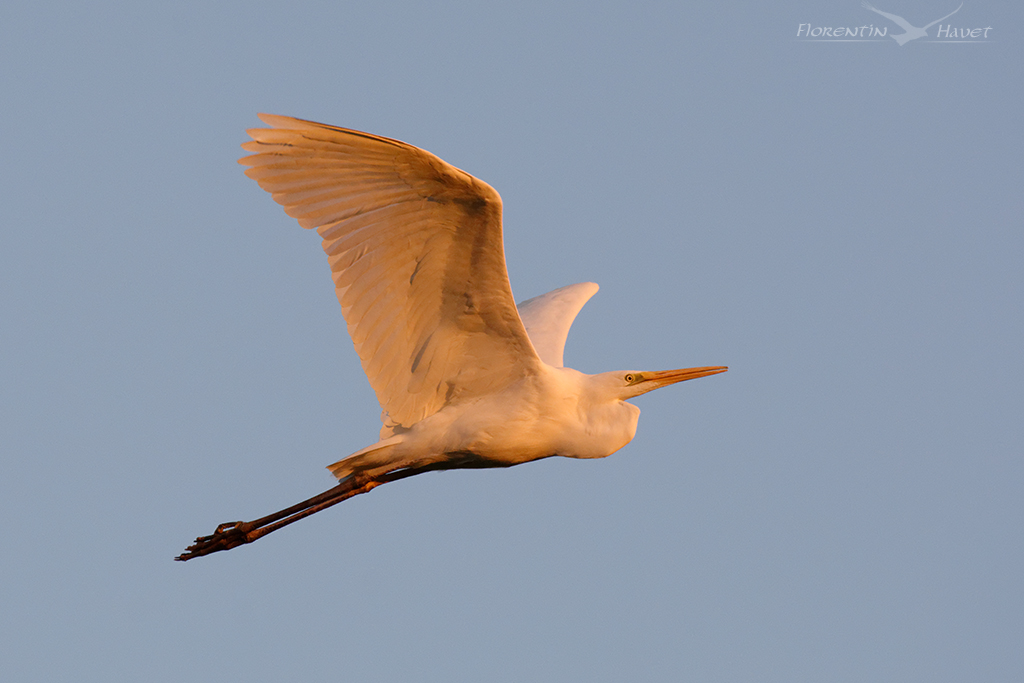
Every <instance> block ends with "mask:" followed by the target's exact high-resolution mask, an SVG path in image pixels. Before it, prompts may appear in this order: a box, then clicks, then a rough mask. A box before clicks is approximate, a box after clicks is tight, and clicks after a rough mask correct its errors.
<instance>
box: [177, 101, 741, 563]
mask: <svg viewBox="0 0 1024 683" xmlns="http://www.w3.org/2000/svg"><path fill="white" fill-rule="evenodd" d="M260 118H261V119H262V120H263V121H264V122H265V123H267V124H269V125H270V126H272V128H255V129H252V130H249V131H247V132H248V134H249V136H250V137H251V138H252V141H250V142H246V143H244V144H243V145H242V147H243V148H244V149H245V150H247V151H249V152H252V153H253V154H252V155H251V156H246V157H244V158H242V159H240V160H239V163H241V164H244V165H246V166H248V167H249V168H248V170H246V172H245V173H246V175H248V176H249V177H250V178H252V179H254V180H255V181H256V182H258V183H259V185H260V187H262V188H263V189H264V190H267V191H268V192H270V193H271V194H272V196H273V198H274V200H275V201H276V202H278V203H279V204H281V205H282V206H283V207H284V209H285V212H287V213H288V215H290V216H293V217H294V218H297V219H298V221H299V225H301V226H302V227H304V228H317V230H318V232H319V233H320V236H321V237H322V238H323V247H324V251H325V252H327V258H328V261H329V263H330V266H331V272H332V273H333V275H334V284H335V289H336V291H337V295H338V300H339V301H340V302H341V310H342V313H343V314H344V316H345V320H346V322H347V323H348V332H349V334H350V335H351V337H352V341H353V343H354V344H355V348H356V352H357V353H358V354H359V358H360V360H361V361H362V366H363V370H365V372H366V376H367V377H368V378H369V380H370V384H371V386H372V387H373V390H374V391H375V392H376V394H377V399H378V400H379V401H380V405H381V411H382V412H381V420H382V422H383V423H384V425H383V427H382V428H381V431H380V440H379V441H378V442H377V443H375V444H373V445H371V446H367V447H366V448H363V449H362V450H359V451H356V452H355V453H353V454H352V455H350V456H348V457H347V458H344V459H342V460H339V461H338V462H336V463H334V464H333V465H330V466H329V469H330V470H331V472H332V474H334V476H335V477H336V478H337V479H338V480H339V483H338V485H337V486H335V487H334V488H332V489H330V490H328V491H325V492H324V493H322V494H320V495H319V496H315V497H313V498H310V499H309V500H306V501H303V502H301V503H298V504H297V505H294V506H292V507H290V508H286V509H284V510H281V511H280V512H277V513H274V514H272V515H268V516H267V517H263V518H261V519H257V520H254V521H252V522H229V523H227V524H222V525H220V526H219V527H217V530H216V531H215V532H214V533H213V534H212V535H210V536H203V537H200V538H197V539H196V543H195V544H194V545H192V546H189V548H188V549H187V550H186V551H185V553H183V554H182V555H180V556H178V557H177V558H175V559H178V560H188V559H191V558H193V557H198V556H200V555H207V554H209V553H212V552H216V551H218V550H227V549H230V548H233V547H235V546H238V545H241V544H243V543H251V542H252V541H254V540H256V539H257V538H260V537H261V536H264V535H266V534H267V533H270V532H271V531H274V530H276V529H279V528H281V527H282V526H284V525H286V524H290V523H292V522H294V521H296V520H298V519H301V518H302V517H305V516H307V515H310V514H313V513H314V512H318V511H320V510H323V509H324V508H326V507H329V506H331V505H334V504H336V503H340V502H341V501H343V500H346V499H348V498H351V497H352V496H354V495H357V494H360V493H365V492H367V491H369V490H371V489H373V488H374V487H376V486H379V485H380V484H384V483H387V482H390V481H395V480H398V479H402V478H405V477H408V476H412V475H414V474H420V473H422V472H428V471H432V470H445V469H456V468H478V467H510V466H512V465H518V464H520V463H524V462H529V461H531V460H538V459H540V458H546V457H549V456H554V455H561V456H565V457H569V458H603V457H605V456H608V455H611V454H612V453H614V452H615V451H617V450H619V449H620V448H622V447H623V446H625V445H626V444H627V443H629V442H630V441H631V440H632V439H633V435H634V434H635V433H636V426H637V419H638V418H639V415H640V409H639V408H637V407H636V406H634V405H632V404H630V403H627V402H626V399H629V398H633V397H634V396H639V395H640V394H644V393H646V392H648V391H651V390H652V389H657V388H659V387H663V386H667V385H669V384H673V383H675V382H681V381H683V380H687V379H694V378H697V377H704V376H707V375H713V374H716V373H719V372H724V371H725V370H726V369H727V368H725V367H700V368H688V369H683V370H667V371H661V372H647V371H644V372H639V371H622V372H605V373H601V374H598V375H586V374H583V373H581V372H577V371H576V370H572V369H570V368H566V367H563V365H562V350H563V348H564V346H565V339H566V336H567V335H568V333H569V327H570V326H571V325H572V321H573V319H575V317H576V314H577V313H579V311H580V309H581V308H582V307H583V304H585V303H586V302H587V300H588V299H590V297H591V296H593V295H594V293H595V292H597V289H598V288H597V285H596V284H593V283H590V282H584V283H580V284H576V285H570V286H568V287H562V288H561V289H556V290H555V291H553V292H549V293H548V294H544V295H543V296H539V297H536V298H534V299H530V300H529V301H526V302H524V303H522V304H520V306H519V307H518V308H517V307H516V304H515V302H514V300H513V298H512V290H511V287H510V286H509V281H508V273H507V271H506V269H505V255H504V250H503V247H502V240H501V198H500V197H499V196H498V193H497V192H495V190H494V189H493V188H491V187H490V186H489V185H487V184H486V183H484V182H482V181H480V180H478V179H476V178H474V177H473V176H471V175H469V174H468V173H465V172H464V171H461V170H459V169H457V168H455V167H454V166H451V165H449V164H447V163H445V162H444V161H442V160H441V159H439V158H437V157H436V156H434V155H433V154H430V153H429V152H426V151H424V150H422V149H419V148H417V147H413V146H412V145H407V144H405V143H404V142H399V141H397V140H391V139H389V138H384V137H380V136H377V135H370V134H369V133H361V132H358V131H354V130H347V129H344V128H336V127H334V126H327V125H324V124H320V123H313V122H311V121H303V120H301V119H294V118H289V117H285V116H273V115H267V114H261V115H260Z"/></svg>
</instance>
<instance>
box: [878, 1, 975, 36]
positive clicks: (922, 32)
mask: <svg viewBox="0 0 1024 683" xmlns="http://www.w3.org/2000/svg"><path fill="white" fill-rule="evenodd" d="M861 5H863V7H864V9H869V10H871V11H872V12H875V13H876V14H881V15H882V16H883V17H885V18H886V19H888V20H890V21H892V22H893V23H895V24H897V25H898V26H899V27H900V28H902V29H903V30H904V31H906V33H894V34H893V35H892V36H890V37H891V38H892V39H893V40H895V41H896V42H897V43H899V44H900V46H902V45H903V44H904V43H909V42H910V41H911V40H917V39H918V38H924V37H925V36H927V35H928V29H930V28H931V27H932V26H934V25H935V24H937V23H939V22H940V21H943V20H945V19H949V18H950V17H951V16H953V15H954V14H956V13H957V12H959V11H960V7H963V6H964V4H963V3H962V2H961V3H960V7H957V8H956V9H955V10H953V11H952V12H950V13H949V14H947V15H946V16H944V17H942V19H936V20H935V21H933V22H932V23H930V24H928V25H926V26H922V27H921V28H918V27H917V26H913V25H912V24H911V23H910V22H908V21H907V20H906V19H904V18H903V17H901V16H899V15H896V14H889V13H888V12H883V11H882V10H880V9H876V8H875V7H872V6H871V3H869V2H867V0H864V2H862V3H861ZM940 28H941V27H940Z"/></svg>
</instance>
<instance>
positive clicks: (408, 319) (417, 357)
mask: <svg viewBox="0 0 1024 683" xmlns="http://www.w3.org/2000/svg"><path fill="white" fill-rule="evenodd" d="M260 118H261V119H262V120H263V121H264V122H265V123H267V124H269V125H271V126H273V128H269V129H268V128H254V129H252V130H249V131H247V132H248V133H249V136H250V137H252V141H251V142H246V143H245V144H243V145H242V147H243V148H244V149H246V150H247V151H249V152H253V154H252V155H251V156H247V157H244V158H242V159H240V160H239V163H241V164H244V165H246V166H249V167H250V168H249V169H247V170H246V172H245V173H246V175H247V176H249V177H250V178H252V179H254V180H255V181H256V182H258V183H259V184H260V187H262V188H263V189H264V190H266V191H268V192H270V193H271V194H272V195H273V197H274V201H276V202H277V203H279V204H281V206H283V207H284V210H285V212H286V213H287V214H288V215H289V216H292V217H294V218H297V219H298V221H299V225H301V226H302V227H304V228H317V229H318V232H319V233H320V236H321V237H322V238H323V247H324V251H325V252H326V253H327V257H328V260H329V262H330V266H331V272H332V273H333V275H334V283H335V287H336V290H337V294H338V301H340V302H341V310H342V313H343V314H344V316H345V320H346V322H347V323H348V332H349V334H350V335H351V336H352V341H353V343H354V344H355V347H356V352H357V353H358V354H359V358H360V360H361V361H362V365H363V370H365V371H366V376H367V377H368V378H369V380H370V384H371V385H372V386H373V390H374V391H375V392H376V394H377V399H378V400H379V401H380V405H381V410H382V414H381V420H382V422H383V423H384V428H383V430H382V431H381V438H382V439H383V438H386V437H387V436H390V435H392V434H394V433H398V432H401V431H403V430H404V429H407V428H409V427H411V426H412V425H414V424H415V423H417V422H419V421H420V420H422V419H423V418H425V417H427V416H429V415H432V414H434V413H435V412H437V411H438V410H440V409H441V408H442V407H444V406H445V405H447V404H448V403H452V402H457V401H460V400H464V399H467V398H472V397H475V396H479V395H484V394H487V393H491V392H493V391H496V390H498V389H500V388H502V387H504V386H507V385H508V384H509V383H511V382H513V381H515V380H516V379H519V378H521V377H523V376H525V375H527V374H530V373H531V372H534V371H536V368H537V367H538V363H539V358H538V357H537V354H536V351H535V350H534V348H533V345H532V344H531V342H530V339H529V337H528V336H527V334H526V330H525V328H524V327H523V323H522V321H521V320H520V318H519V313H518V312H517V310H516V306H515V302H514V300H513V299H512V291H511V288H510V287H509V282H508V272H507V270H506V268H505V254H504V251H503V247H502V240H501V198H500V197H499V196H498V193H497V192H495V191H494V189H493V188H492V187H491V186H489V185H487V184H486V183H484V182H482V181H480V180H477V179H476V178H474V177H473V176H471V175H469V174H468V173H465V172H464V171H461V170H459V169H457V168H455V167H454V166H451V165H449V164H447V163H445V162H444V161H442V160H441V159H439V158H437V157H436V156H434V155H433V154H430V153H429V152H426V151H424V150H422V149H418V148H416V147H413V146H412V145H407V144H405V143H404V142H399V141H398V140H391V139H388V138H384V137H379V136H376V135H370V134H368V133H360V132H358V131H354V130H346V129H344V128H336V127H334V126H327V125H323V124H320V123H313V122H311V121H303V120H301V119H293V118H289V117H285V116H272V115H267V114H260Z"/></svg>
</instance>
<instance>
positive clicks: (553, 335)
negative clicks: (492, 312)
mask: <svg viewBox="0 0 1024 683" xmlns="http://www.w3.org/2000/svg"><path fill="white" fill-rule="evenodd" d="M597 290H598V286H597V285H596V284H594V283H593V282H581V283H579V284H576V285H568V286H566V287H560V288H558V289H556V290H554V291H551V292H548V293H547V294H541V295H540V296H535V297H534V298H532V299H529V300H527V301H524V302H522V303H521V304H519V315H520V317H521V318H522V319H523V325H525V326H526V332H527V334H529V335H530V341H532V342H533V347H534V348H535V349H537V355H539V356H540V359H541V360H542V361H544V362H545V363H547V364H548V365H551V366H554V367H556V368H560V367H562V353H563V352H564V350H565V340H566V338H567V337H568V336H569V328H570V327H572V321H573V320H575V319H576V315H577V314H578V313H579V312H580V309H581V308H583V304H585V303H587V301H589V300H590V297H592V296H594V294H596V293H597Z"/></svg>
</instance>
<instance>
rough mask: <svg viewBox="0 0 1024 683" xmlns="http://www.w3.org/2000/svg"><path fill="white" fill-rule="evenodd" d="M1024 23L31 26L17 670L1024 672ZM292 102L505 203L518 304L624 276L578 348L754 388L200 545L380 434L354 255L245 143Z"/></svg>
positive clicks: (360, 12) (11, 641) (620, 9)
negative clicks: (325, 238)
mask: <svg viewBox="0 0 1024 683" xmlns="http://www.w3.org/2000/svg"><path fill="white" fill-rule="evenodd" d="M873 4H875V6H876V7H878V8H879V9H882V10H884V11H886V12H890V13H894V14H898V15H900V16H903V17H905V18H906V19H907V21H909V22H910V23H912V24H914V25H915V26H923V25H924V24H927V23H928V22H930V21H932V20H934V19H936V18H938V17H941V16H943V15H945V14H948V13H949V12H950V11H952V10H953V9H954V7H955V4H954V3H945V4H943V3H940V2H932V1H927V2H926V1H924V0H891V1H889V2H885V3H883V2H882V0H879V1H878V2H877V3H873ZM435 5H436V4H435ZM1022 15H1024V12H1022V10H1021V9H1020V7H1018V6H1017V5H1015V4H1012V3H995V2H991V1H989V2H965V3H964V5H963V7H962V9H960V10H959V11H958V12H957V14H955V15H953V16H952V17H950V19H949V20H948V21H947V22H944V23H945V24H946V25H949V24H951V25H953V26H955V27H956V28H974V27H989V26H991V27H992V30H991V31H990V32H989V36H988V37H989V40H988V41H986V42H977V43H972V44H965V43H949V42H942V41H936V40H934V39H933V37H934V34H935V28H933V29H931V34H932V36H931V37H929V38H923V39H919V40H915V41H911V42H909V43H907V44H906V45H903V46H902V47H901V46H899V45H897V44H896V42H895V41H893V40H891V39H890V38H889V36H886V38H885V39H883V40H879V41H876V42H856V43H823V42H809V41H806V40H801V39H800V38H798V37H797V35H796V34H797V30H798V25H799V24H801V23H809V24H812V25H813V26H822V27H827V26H833V27H834V26H860V25H863V24H873V25H876V26H886V27H887V28H888V33H889V34H892V33H895V32H899V29H898V28H897V27H896V26H895V24H893V23H887V20H886V19H884V18H883V17H881V16H879V15H877V14H875V13H873V12H870V11H868V10H866V9H864V8H863V7H861V5H860V3H859V2H855V1H853V0H851V1H849V2H833V1H831V0H830V1H829V2H824V3H822V2H809V1H808V2H781V3H769V4H762V5H759V6H757V7H750V6H749V5H747V4H740V3H715V4H707V5H701V6H699V7H696V8H690V7H684V6H681V5H680V4H672V3H646V4H635V3H621V4H613V3H592V2H591V3H555V4H551V3H515V4H512V3H509V4H507V5H506V6H503V7H501V8H498V7H494V6H489V5H486V4H480V3H461V4H460V3H447V4H445V5H444V6H443V7H437V6H430V5H428V4H426V3H424V4H422V5H419V4H412V3H402V2H374V3H364V4H361V5H360V4H343V3H298V4H292V5H289V6H288V7H287V8H286V7H284V6H282V5H281V4H279V3H271V4H259V3H220V4H217V5H215V6H210V5H209V4H203V3H193V2H182V3H159V4H155V5H145V6H143V5H138V6H133V5H115V4H111V3H86V4H70V3H69V4H61V3H34V4H23V6H20V7H13V8H5V9H4V10H3V11H2V21H0V86H2V91H3V92H4V102H5V106H4V107H2V108H0V123H2V124H3V130H4V131H5V135H4V159H3V162H2V163H0V193H2V196H0V200H2V201H0V206H2V208H0V211H2V215H3V230H2V232H0V451H2V453H3V467H4V475H3V477H0V511H2V512H3V514H4V519H5V520H6V521H5V524H4V525H3V530H2V532H0V539H2V543H3V548H4V552H3V553H2V554H0V572H2V576H3V581H2V588H0V640H2V642H4V644H5V646H4V651H5V652H4V656H3V657H2V658H0V659H2V662H0V673H2V674H3V678H4V679H6V680H17V681H35V680H40V681H42V680H76V681H94V680H95V681H110V680H147V681H165V680H178V679H180V678H181V676H183V675H185V674H186V673H187V672H193V673H194V674H195V676H196V677H197V678H198V679H201V680H246V681H278V680H298V679H307V678H327V679H331V678H334V677H342V676H344V677H347V678H352V679H358V680H382V681H386V680H422V681H459V680H466V681H479V680H493V681H522V680H564V681H622V680H649V681H681V680H683V681H686V680H700V681H737V680H758V681H794V680H829V681H866V680H871V681H963V680H1018V679H1020V678H1021V677H1022V676H1024V655H1022V652H1021V648H1020V643H1021V641H1022V638H1024V623H1022V621H1024V620H1022V617H1021V615H1022V614H1024V590H1022V588H1021V581H1020V575H1021V572H1020V570H1021V566H1022V561H1024V550H1022V547H1021V536H1020V530H1021V528H1022V523H1024V503H1022V500H1024V496H1022V495H1021V492H1022V485H1024V463H1022V453H1024V427H1022V425H1024V419H1022V416H1024V397H1022V392H1021V386H1022V384H1024V360H1022V358H1021V352H1020V350H1021V348H1022V346H1024V316H1021V307H1022V299H1024V296H1022V295H1024V268H1022V267H1021V264H1022V262H1024V236H1022V231H1021V215H1022V211H1024V201H1022V193H1021V187H1022V181H1024V168H1022V165H1024V162H1022V159H1024V153H1022V152H1024V150H1022V146H1024V137H1022V133H1021V125H1020V99H1019V93H1020V76H1019V72H1020V65H1021V63H1022V44H1021V41H1020V39H1019V34H1020V30H1019V29H1020V27H1021V26H1022V25H1024V16H1022ZM259 111H267V112H272V113H280V114H287V115H293V116H299V117H302V118H308V119H313V120H320V121H324V122H327V123H332V124H336V125H342V126H346V127H351V128H357V129H362V130H368V131H370V132H374V133H378V134H381V135H386V136H390V137H395V138H399V139H402V140H405V141H407V142H410V143H412V144H415V145H418V146H421V147H424V148H426V149H429V150H430V151H432V152H434V153H436V154H438V155H439V156H441V157H442V158H444V159H445V160H447V161H449V162H450V163H453V164H455V165H456V166H459V167H460V168H463V169H465V170H467V171H468V172H470V173H473V174H474V175H476V176H478V177H480V178H482V179H483V180H485V181H487V182H488V183H490V184H491V185H492V186H493V187H495V188H496V189H497V190H498V191H499V192H500V193H501V195H502V197H503V200H504V206H505V236H506V242H505V248H506V256H507V261H508V267H509V272H510V277H511V281H512V287H513V291H514V292H515V294H516V296H517V299H519V300H524V299H527V298H529V297H532V296H535V295H537V294H540V293H543V292H545V291H548V290H550V289H553V288H555V287H559V286H562V285H565V284H569V283H573V282H579V281H585V280H590V281H594V282H598V283H599V284H600V285H601V291H600V293H598V294H597V295H596V296H595V297H594V299H593V300H591V302H590V303H589V304H588V305H587V306H586V307H585V308H584V309H583V311H582V313H581V314H580V317H579V318H578V320H577V322H576V324H575V326H574V328H573V331H572V333H571V334H570V337H569V342H568V346H567V349H566V363H567V364H568V365H570V366H572V367H575V368H577V369H580V370H582V371H584V372H600V371H605V370H612V369H634V368H635V369H666V368H675V367H685V366H696V365H718V364H722V365H729V366H730V368H731V369H730V371H729V372H728V373H726V374H725V375H719V376H716V377H713V378H708V379H703V380H700V381H696V382H687V383H684V384H682V385H679V386H677V387H674V388H669V389H665V390H663V391H659V392H655V393H653V394H649V395H647V396H644V397H641V398H639V399H637V400H636V404H637V405H639V406H640V408H641V409H642V410H643V414H642V416H641V418H640V428H639V432H638V434H637V437H636V439H635V440H634V441H633V443H631V444H630V445H629V446H627V447H626V448H624V449H623V450H622V451H620V452H619V453H616V454H615V455H613V456H612V457H610V458H607V459H605V460H599V461H570V460H564V459H548V460H544V461H540V462H536V463H532V464H528V465H524V466H522V467H517V468H512V469H509V470H496V471H477V472H452V473H442V474H432V475H425V476H422V477H416V478H412V479H410V480H407V481H403V482H399V483H395V484H391V485H389V486H385V487H382V488H380V489H378V490H376V491H374V492H373V493H372V494H370V495H366V496H361V497H360V498H358V499H354V500H352V501H349V502H347V503H345V504H343V505H341V506H338V507H336V508H332V509H331V510H330V511H327V512H324V513H322V514H319V515H316V516H314V517H312V518H310V519H308V520H305V521H303V522H301V523H299V524H296V525H294V526H292V527H289V528H288V529H286V530H283V531H281V532H279V533H275V534H273V535H272V536H269V537H267V538H265V539H263V540H261V541H260V542H259V543H257V544H254V545H252V546H248V547H245V548H240V549H236V550H233V551H231V552H230V553H221V554H219V555H215V556H211V557H208V558H203V559H200V560H197V561H195V562H189V563H187V564H181V563H175V562H172V561H171V558H173V557H174V556H175V555H176V554H178V553H179V552H180V551H181V550H182V549H183V548H184V546H185V545H187V544H188V543H189V542H190V541H191V539H192V538H194V537H195V536H196V535H198V534H205V533H209V532H210V531H212V529H213V528H214V527H215V526H216V525H217V524H218V523H220V522H224V521H229V520H234V519H249V518H253V517H257V516H260V515H263V514H265V513H268V512H270V511H273V510H276V509H278V508H280V507H283V506H285V505H289V504H291V503H293V502H296V501H298V500H300V499H303V498H306V497H308V496H310V495H313V494H315V493H318V492H320V491H321V490H323V489H325V488H327V487H328V486H330V485H331V478H330V475H329V474H328V473H327V471H326V470H325V469H324V466H326V465H327V464H329V463H331V462H334V461H335V460H337V459H338V458H340V457H342V456H344V455H346V454H348V453H350V452H352V451H355V450H357V449H359V448H361V447H363V446H365V445H367V444H369V443H372V442H373V441H374V440H375V437H376V433H377V431H378V429H379V422H378V414H379V408H378V406H377V404H376V402H375V399H374V396H373V393H372V391H371V390H370V388H369V385H368V383H367V382H366V380H365V377H364V376H363V375H362V371H361V369H360V367H359V362H358V359H357V357H356V355H355V353H354V351H353V350H352V346H351V343H350V341H349V339H348V337H347V335H346V333H345V328H344V323H343V320H342V318H341V314H340V309H339V306H338V304H337V301H336V299H335V296H334V292H333V287H332V286H331V280H330V275H329V271H328V268H327V263H326V259H325V258H324V256H323V253H322V251H321V250H320V246H319V240H318V239H317V238H316V236H315V235H313V234H311V233H309V232H307V231H303V230H301V229H300V228H299V227H298V226H297V225H296V224H295V222H294V221H293V220H292V219H290V218H288V217H287V216H285V215H284V213H283V212H282V211H281V210H280V208H279V207H278V206H277V205H275V204H274V203H273V202H272V200H271V199H270V197H269V196H267V195H266V194H265V193H264V192H263V191H262V190H260V189H259V188H258V187H257V186H256V184H255V183H254V182H252V181H251V180H249V179H247V178H246V177H245V176H244V175H243V174H242V168H241V167H240V166H238V165H237V164H236V163H235V162H236V159H237V158H238V157H239V156H241V155H242V153H243V152H242V150H241V149H240V148H239V147H238V145H239V144H240V143H241V142H243V141H244V140H245V139H246V137H245V135H244V129H245V128H248V127H253V126H256V125H259V121H258V119H257V118H256V112H259Z"/></svg>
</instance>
